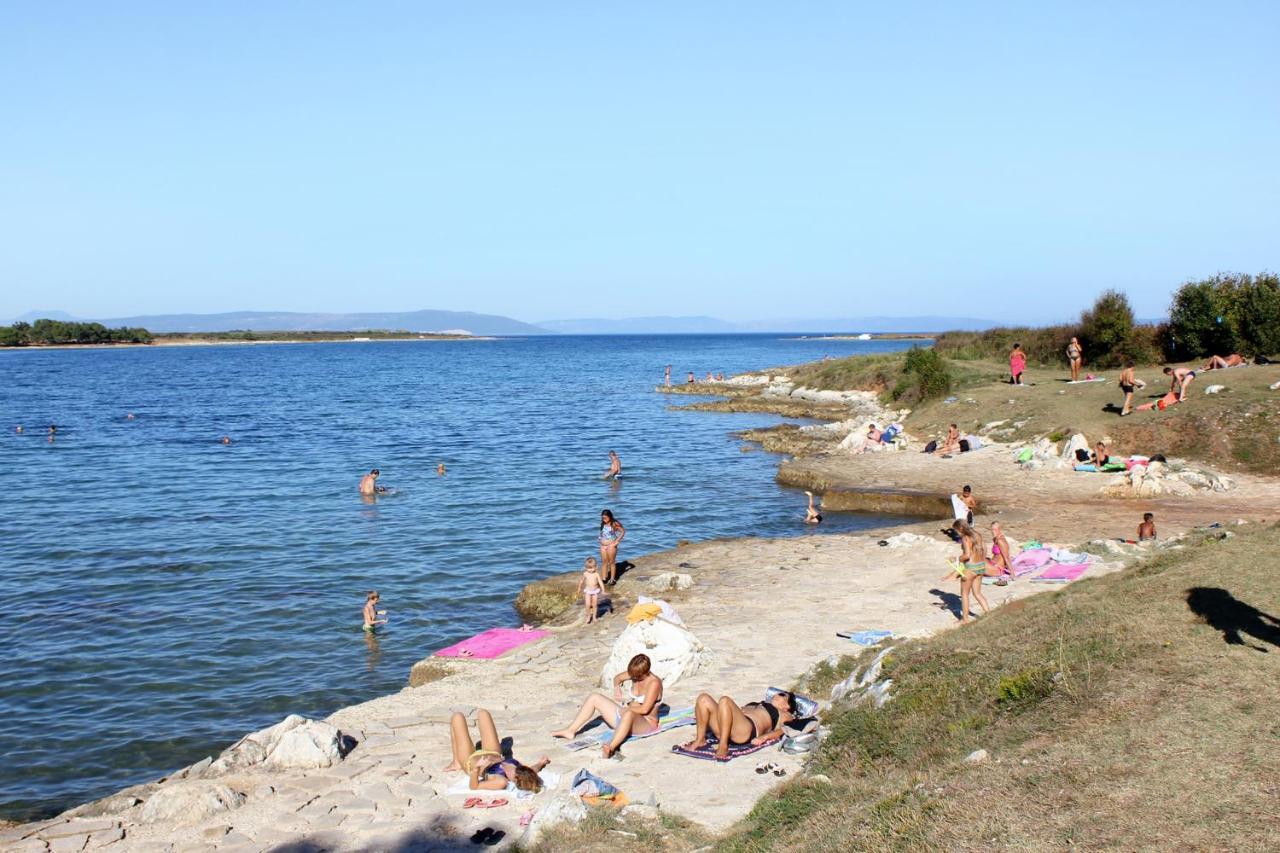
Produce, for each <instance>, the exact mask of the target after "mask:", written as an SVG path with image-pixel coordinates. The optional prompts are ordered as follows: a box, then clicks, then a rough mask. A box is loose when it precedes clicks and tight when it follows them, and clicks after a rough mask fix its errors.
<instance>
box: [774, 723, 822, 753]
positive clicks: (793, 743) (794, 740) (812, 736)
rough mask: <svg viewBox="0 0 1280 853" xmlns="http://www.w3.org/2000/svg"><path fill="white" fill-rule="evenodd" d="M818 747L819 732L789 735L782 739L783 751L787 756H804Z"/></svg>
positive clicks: (815, 730)
mask: <svg viewBox="0 0 1280 853" xmlns="http://www.w3.org/2000/svg"><path fill="white" fill-rule="evenodd" d="M817 747H818V730H817V728H816V727H815V728H814V730H813V731H810V732H803V733H801V734H794V735H792V734H787V735H784V736H783V738H782V751H783V752H785V753H786V754H787V755H804V754H805V753H808V752H813V751H814V750H815V749H817Z"/></svg>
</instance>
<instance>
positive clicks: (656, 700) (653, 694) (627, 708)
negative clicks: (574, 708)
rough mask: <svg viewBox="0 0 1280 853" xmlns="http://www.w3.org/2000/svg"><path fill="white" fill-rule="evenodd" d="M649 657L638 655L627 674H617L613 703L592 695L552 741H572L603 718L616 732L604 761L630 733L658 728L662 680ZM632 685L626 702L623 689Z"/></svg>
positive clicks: (605, 746) (606, 746)
mask: <svg viewBox="0 0 1280 853" xmlns="http://www.w3.org/2000/svg"><path fill="white" fill-rule="evenodd" d="M650 665H651V664H650V661H649V656H648V655H636V656H635V657H633V658H632V659H631V662H630V663H628V664H627V669H626V672H620V673H618V674H617V675H616V676H615V677H614V679H613V696H614V698H613V699H610V698H609V697H608V696H601V695H600V694H599V693H592V694H591V695H590V696H588V697H587V701H585V702H583V703H582V708H581V709H579V711H578V716H576V717H574V718H573V722H572V723H570V724H569V726H568V728H564V729H560V730H559V731H556V732H552V733H551V736H552V737H562V738H572V737H573V736H574V735H576V734H577V733H578V732H579V731H580V730H581V729H582V727H583V726H585V725H586V724H587V723H589V722H591V721H592V720H594V719H595V718H596V717H600V718H601V719H603V720H604V722H605V725H607V726H609V728H611V729H613V740H611V741H609V742H608V743H606V744H605V745H604V749H603V750H602V752H603V753H604V757H605V758H612V757H613V754H614V753H615V752H617V751H618V748H619V747H621V746H622V744H623V741H625V740H626V739H627V738H629V737H631V733H632V732H635V733H636V734H646V733H648V732H652V731H656V730H657V728H658V706H659V705H660V704H662V679H661V678H659V677H658V676H656V675H654V674H653V673H652V672H651V671H650V669H649V667H650ZM628 681H630V682H631V688H630V689H629V690H628V691H627V695H626V697H625V699H626V701H625V702H624V701H623V699H624V697H623V695H622V685H623V684H624V683H626V682H628Z"/></svg>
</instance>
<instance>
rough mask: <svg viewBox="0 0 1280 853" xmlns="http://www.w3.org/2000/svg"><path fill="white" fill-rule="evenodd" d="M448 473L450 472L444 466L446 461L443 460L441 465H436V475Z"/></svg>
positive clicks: (441, 475)
mask: <svg viewBox="0 0 1280 853" xmlns="http://www.w3.org/2000/svg"><path fill="white" fill-rule="evenodd" d="M447 473H448V471H447V470H446V469H445V467H444V463H443V462H441V463H440V464H439V465H437V466H436V475H437V476H440V477H443V476H444V475H445V474H447Z"/></svg>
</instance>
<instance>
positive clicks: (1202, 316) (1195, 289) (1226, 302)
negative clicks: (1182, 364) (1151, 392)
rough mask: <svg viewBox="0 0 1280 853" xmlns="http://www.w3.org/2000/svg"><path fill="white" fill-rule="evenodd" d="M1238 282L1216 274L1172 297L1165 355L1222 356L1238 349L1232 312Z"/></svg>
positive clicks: (1177, 357) (1178, 358)
mask: <svg viewBox="0 0 1280 853" xmlns="http://www.w3.org/2000/svg"><path fill="white" fill-rule="evenodd" d="M1237 278H1238V277H1237V276H1227V275H1222V274H1219V275H1216V276H1214V277H1213V278H1207V279H1204V280H1202V281H1189V282H1187V283H1186V284H1184V285H1182V287H1180V288H1178V290H1177V292H1176V293H1174V294H1173V305H1172V306H1171V307H1170V308H1169V337H1168V340H1167V346H1168V352H1167V353H1166V354H1167V355H1168V356H1169V357H1170V358H1171V359H1173V360H1174V361H1185V360H1186V359H1190V358H1200V357H1201V356H1205V355H1210V354H1213V353H1220V354H1224V355H1225V354H1226V353H1230V352H1235V351H1236V350H1237V349H1238V348H1239V347H1238V345H1237V344H1238V339H1237V334H1236V330H1235V323H1234V322H1233V314H1235V311H1233V310H1232V309H1233V308H1235V306H1234V305H1233V300H1234V297H1235V295H1236V292H1235V291H1236V279H1237Z"/></svg>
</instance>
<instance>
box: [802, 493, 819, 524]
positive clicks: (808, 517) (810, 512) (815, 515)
mask: <svg viewBox="0 0 1280 853" xmlns="http://www.w3.org/2000/svg"><path fill="white" fill-rule="evenodd" d="M805 494H806V495H808V496H809V508H808V509H806V510H805V511H804V523H805V524H821V523H822V513H820V512H818V508H817V507H816V506H814V504H813V492H805Z"/></svg>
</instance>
